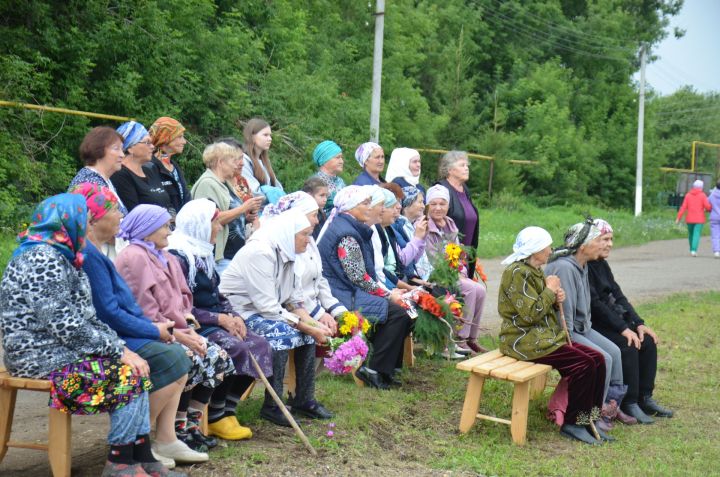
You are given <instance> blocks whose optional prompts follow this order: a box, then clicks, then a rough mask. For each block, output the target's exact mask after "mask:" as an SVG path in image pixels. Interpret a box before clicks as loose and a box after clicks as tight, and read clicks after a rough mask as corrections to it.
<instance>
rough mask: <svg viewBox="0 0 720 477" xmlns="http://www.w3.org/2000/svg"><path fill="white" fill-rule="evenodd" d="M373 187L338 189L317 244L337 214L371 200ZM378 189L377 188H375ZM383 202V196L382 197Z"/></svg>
mask: <svg viewBox="0 0 720 477" xmlns="http://www.w3.org/2000/svg"><path fill="white" fill-rule="evenodd" d="M373 187H377V186H357V185H349V186H347V187H345V188H343V189H340V190H339V191H338V193H337V194H336V195H335V199H334V200H333V205H334V207H333V210H332V212H330V215H329V216H328V218H327V220H326V221H325V225H323V228H322V230H321V231H320V234H319V235H318V238H317V243H320V240H322V238H323V235H325V231H326V230H327V228H328V226H329V225H330V224H331V223H332V221H333V219H334V218H335V216H336V215H337V214H340V213H343V212H347V211H348V210H352V209H354V208H355V207H357V206H358V205H360V204H361V203H363V202H364V201H366V200H367V199H370V198H372V194H373ZM377 188H378V189H379V187H377ZM383 200H384V196H383Z"/></svg>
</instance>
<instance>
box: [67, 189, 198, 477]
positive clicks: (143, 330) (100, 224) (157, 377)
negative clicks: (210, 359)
mask: <svg viewBox="0 0 720 477" xmlns="http://www.w3.org/2000/svg"><path fill="white" fill-rule="evenodd" d="M73 193H74V194H79V195H80V196H82V197H84V198H85V203H86V204H87V208H88V217H89V220H88V233H87V238H88V242H87V245H86V247H85V260H84V261H83V270H84V271H85V273H86V274H87V276H88V279H89V281H90V287H91V291H92V301H93V306H94V307H95V310H96V311H97V316H98V318H100V319H101V320H102V321H104V322H105V323H107V324H108V325H109V326H110V327H111V328H112V329H114V330H115V331H116V332H117V333H118V335H119V336H120V337H121V338H122V339H123V340H125V343H126V344H127V346H128V348H130V349H131V350H133V351H135V352H136V353H137V354H139V355H140V356H141V357H142V358H143V359H145V360H146V361H147V362H148V365H149V366H150V380H151V381H152V384H153V388H152V390H151V392H150V422H151V424H155V427H156V429H157V434H156V437H155V442H153V452H154V454H155V455H156V458H157V459H158V460H160V461H161V462H163V463H164V464H166V465H168V466H174V465H175V463H176V462H179V463H199V462H205V461H207V460H208V455H207V454H206V453H204V452H196V451H194V450H192V449H191V448H190V447H188V446H187V445H186V444H185V443H184V442H182V441H179V440H178V439H177V437H176V435H175V426H174V424H175V413H176V411H177V408H178V402H179V400H180V394H181V393H182V391H183V388H184V386H185V383H186V382H187V380H188V371H190V364H191V363H190V360H189V359H188V358H187V356H186V355H185V351H184V350H183V348H182V347H181V346H180V345H179V344H177V343H175V338H174V337H173V334H172V329H173V322H171V321H168V322H165V323H152V321H151V320H150V318H148V317H146V316H145V315H144V314H143V312H142V310H141V309H140V307H139V306H138V304H137V302H136V301H135V297H133V294H132V292H131V291H130V289H129V288H128V286H127V284H126V283H125V280H123V278H122V277H121V276H120V275H119V274H118V272H117V270H116V269H115V266H114V265H113V263H112V262H111V261H110V259H109V258H107V257H106V256H105V255H103V254H102V253H100V252H99V250H98V247H101V246H102V245H103V244H104V243H107V241H108V240H110V238H112V237H114V236H115V235H116V234H117V232H118V228H119V225H120V212H119V211H118V209H117V200H116V199H115V196H114V195H113V194H112V193H111V192H110V191H109V190H108V189H106V188H104V187H100V188H99V187H97V186H96V185H94V184H88V183H85V184H80V185H79V186H78V187H76V188H75V189H74V190H73Z"/></svg>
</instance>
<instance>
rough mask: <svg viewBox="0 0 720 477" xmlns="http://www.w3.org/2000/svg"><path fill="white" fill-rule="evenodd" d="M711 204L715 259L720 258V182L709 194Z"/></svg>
mask: <svg viewBox="0 0 720 477" xmlns="http://www.w3.org/2000/svg"><path fill="white" fill-rule="evenodd" d="M708 202H709V203H710V207H711V210H710V240H711V241H712V250H713V255H714V256H715V258H720V180H719V181H717V183H716V184H715V187H714V188H713V190H711V191H710V193H709V194H708Z"/></svg>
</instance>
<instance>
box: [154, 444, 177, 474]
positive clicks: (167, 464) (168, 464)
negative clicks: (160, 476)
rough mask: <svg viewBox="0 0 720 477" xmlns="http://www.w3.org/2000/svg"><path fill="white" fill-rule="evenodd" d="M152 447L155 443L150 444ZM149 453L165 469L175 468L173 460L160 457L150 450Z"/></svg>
mask: <svg viewBox="0 0 720 477" xmlns="http://www.w3.org/2000/svg"><path fill="white" fill-rule="evenodd" d="M152 446H153V447H155V443H154V442H153V444H152ZM150 452H152V455H153V457H155V460H157V461H158V462H160V463H161V464H162V465H164V466H165V467H167V468H168V469H174V468H175V459H171V458H169V457H165V456H164V455H160V454H158V453H157V452H155V449H153V448H151V449H150Z"/></svg>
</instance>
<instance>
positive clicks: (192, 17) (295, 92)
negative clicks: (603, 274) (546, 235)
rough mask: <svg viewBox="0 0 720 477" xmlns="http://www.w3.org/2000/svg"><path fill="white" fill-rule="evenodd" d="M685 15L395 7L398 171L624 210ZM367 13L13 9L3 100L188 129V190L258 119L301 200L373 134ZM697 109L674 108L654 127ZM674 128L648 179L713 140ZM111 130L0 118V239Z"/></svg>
mask: <svg viewBox="0 0 720 477" xmlns="http://www.w3.org/2000/svg"><path fill="white" fill-rule="evenodd" d="M680 4H681V0H597V1H592V2H589V1H576V0H536V1H507V2H501V1H499V0H477V1H472V0H444V1H442V2H436V1H423V0H392V1H389V2H387V8H386V10H387V11H386V15H385V25H386V28H385V47H384V64H383V85H382V88H383V89H382V95H383V96H382V97H383V99H382V113H381V126H380V132H381V143H382V144H383V145H384V146H385V150H386V153H387V154H388V155H389V153H390V151H391V150H392V148H393V147H397V146H409V147H415V148H423V147H425V148H444V149H450V148H462V149H466V150H470V151H476V152H480V153H483V154H490V155H494V156H496V157H497V161H496V164H495V177H494V185H493V187H494V191H503V190H504V191H506V193H513V194H518V195H520V194H523V195H530V196H532V197H534V198H535V200H536V201H537V202H539V203H541V204H547V203H564V202H571V201H576V200H583V201H584V202H587V200H588V196H589V197H591V198H593V200H597V201H598V202H601V203H604V204H606V205H610V206H629V205H630V204H631V203H632V200H633V196H632V194H633V191H634V163H635V138H636V133H635V128H636V122H637V104H636V97H637V94H636V85H635V84H634V82H633V80H632V74H633V73H634V72H635V71H636V70H637V68H638V60H637V52H638V49H639V46H640V44H642V43H646V44H650V45H652V44H657V42H658V41H659V40H660V39H661V38H662V37H663V36H665V35H666V31H665V30H666V29H667V23H668V18H669V16H671V15H673V14H675V13H677V11H678V10H679V7H680ZM373 10H374V2H370V3H368V2H361V1H344V2H337V1H334V0H272V1H270V0H244V1H238V0H215V1H211V0H191V1H188V0H165V1H162V2H159V1H156V0H88V1H78V0H70V1H66V2H56V1H51V0H27V1H22V2H21V1H13V0H9V1H4V2H0V52H1V53H2V54H1V55H0V99H4V100H13V101H22V102H29V103H37V104H47V105H54V106H60V107H66V108H72V109H79V110H84V111H95V112H102V113H106V114H117V115H123V116H131V117H134V118H137V119H138V120H139V121H141V122H143V123H144V124H146V125H148V126H149V124H150V123H152V121H153V120H154V119H155V118H157V117H159V116H162V115H169V116H173V117H175V118H177V119H179V120H180V121H181V122H182V123H183V124H184V125H185V126H186V127H187V128H188V134H187V137H188V139H189V140H190V145H189V147H188V148H187V149H186V151H187V152H186V153H185V154H184V158H182V159H181V160H182V162H181V163H182V164H183V167H184V169H185V170H186V174H187V175H188V176H189V179H190V180H191V181H192V180H194V179H195V178H196V177H197V176H198V175H199V174H200V173H201V171H202V168H203V167H202V163H201V161H200V155H201V152H202V149H203V147H204V145H205V144H206V143H207V142H208V141H210V140H212V139H213V138H216V137H218V136H226V135H235V136H240V134H241V133H240V128H241V126H242V124H243V122H244V121H246V120H247V119H249V118H250V117H253V116H261V117H263V118H266V119H267V120H269V121H270V122H271V123H272V125H273V127H274V130H275V133H276V136H275V144H274V145H273V149H272V150H271V157H272V159H273V161H274V163H275V164H276V170H277V171H278V174H279V176H280V177H281V179H283V182H284V183H285V184H286V185H287V187H288V188H290V189H294V188H296V187H298V186H299V185H300V184H301V183H302V181H303V180H304V179H305V178H306V177H307V176H308V175H309V174H310V173H311V172H312V170H313V167H312V162H311V161H310V156H311V153H312V149H313V148H314V146H315V145H316V144H317V143H318V142H319V141H321V140H323V139H327V138H331V139H334V140H336V141H337V142H338V143H340V144H341V145H342V146H343V148H344V149H345V153H346V158H347V159H348V161H346V164H347V167H346V176H347V178H350V177H352V176H354V175H356V174H357V172H358V167H357V165H356V164H355V162H354V161H353V160H352V156H353V152H354V150H355V148H356V147H357V145H358V144H359V143H360V142H363V141H365V140H367V138H368V131H369V127H368V123H369V109H370V108H369V105H370V91H371V76H372V48H373V35H374V16H373ZM683 94H686V95H689V96H692V97H693V98H694V99H697V100H699V101H701V102H703V101H706V100H708V98H704V97H702V96H699V95H697V94H695V93H693V92H692V91H686V92H685V93H683ZM651 99H652V98H651ZM661 99H662V98H661ZM710 99H712V98H710ZM684 103H685V98H684V97H679V98H677V100H676V101H675V100H673V101H670V100H668V101H667V102H666V103H665V105H664V106H662V107H658V108H657V110H658V114H660V113H659V111H663V112H666V111H670V112H672V111H673V110H676V109H677V108H678V107H681V105H682V107H684ZM649 110H650V111H653V108H651V107H649ZM663 118H666V119H667V120H668V121H665V120H663V121H659V120H658V121H657V122H656V123H654V124H653V123H652V121H650V122H649V124H650V129H649V132H648V136H650V137H648V143H649V147H648V149H651V148H652V153H650V154H648V156H650V157H649V160H648V168H652V167H655V168H657V167H656V166H658V165H665V164H668V165H673V164H675V163H679V162H681V152H682V151H681V149H682V148H685V147H687V148H688V149H689V144H687V140H688V138H690V137H693V138H695V134H700V133H702V132H703V131H701V129H702V128H700V126H707V124H705V125H698V128H696V129H688V127H690V126H692V124H690V123H688V122H682V121H681V119H680V118H681V117H677V118H676V117H675V116H674V115H673V116H663ZM670 119H672V120H673V121H675V120H676V119H677V121H675V122H671V121H669V120H670ZM97 124H102V122H98V121H95V120H90V119H88V118H83V117H78V116H65V115H61V114H54V113H44V114H43V113H38V112H33V111H23V110H18V109H10V108H0V125H1V127H0V222H2V223H4V224H13V223H16V222H17V220H18V218H19V217H22V216H24V215H25V211H26V208H27V207H28V204H31V203H33V202H35V201H37V200H38V199H39V198H40V197H42V196H45V195H47V194H50V193H54V192H58V191H61V190H64V189H65V187H66V185H67V183H68V181H69V180H70V179H71V177H72V176H73V174H74V173H75V171H76V170H77V169H78V168H79V167H80V162H79V160H78V159H77V152H76V151H77V147H78V145H79V143H80V141H81V139H82V137H83V135H84V133H85V132H86V131H87V130H88V128H89V127H91V126H94V125H97ZM653 127H656V128H657V129H658V131H660V132H661V133H660V134H658V135H657V137H655V133H654V132H652V128H653ZM714 131H718V128H717V127H716V128H715V129H714ZM715 134H717V133H715ZM701 139H705V140H711V139H713V138H712V137H708V136H702V137H701ZM716 142H718V141H716ZM649 152H650V151H649ZM511 159H524V160H535V161H539V162H540V165H537V166H527V165H520V166H519V165H514V164H510V163H508V160H511ZM436 160H437V156H434V155H432V154H426V155H425V156H424V166H425V168H424V172H423V176H424V177H423V180H424V182H432V181H433V180H434V179H435V170H436V169H435V164H436ZM487 174H488V164H487V163H481V162H478V163H476V164H473V178H472V181H471V186H472V189H473V192H475V193H477V194H479V195H480V196H481V197H482V194H483V193H485V191H486V188H487ZM648 177H649V179H648V181H651V180H653V178H654V177H655V176H653V175H652V174H651V175H649V176H648Z"/></svg>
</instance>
